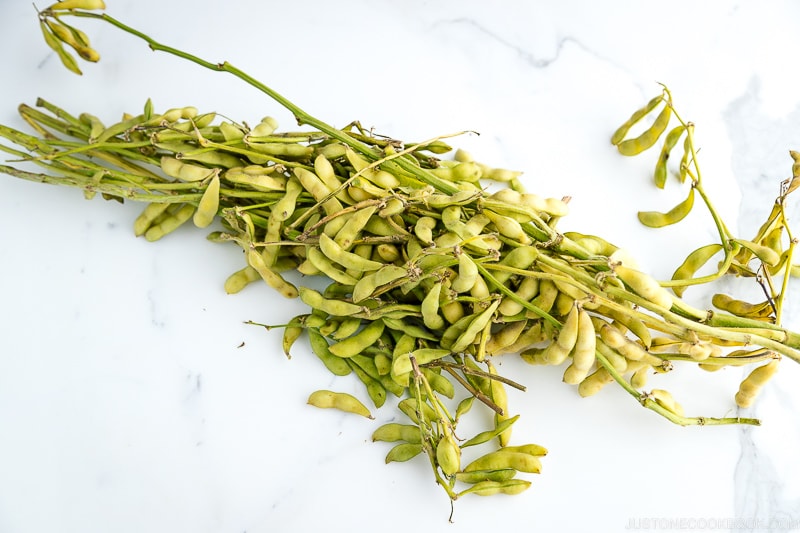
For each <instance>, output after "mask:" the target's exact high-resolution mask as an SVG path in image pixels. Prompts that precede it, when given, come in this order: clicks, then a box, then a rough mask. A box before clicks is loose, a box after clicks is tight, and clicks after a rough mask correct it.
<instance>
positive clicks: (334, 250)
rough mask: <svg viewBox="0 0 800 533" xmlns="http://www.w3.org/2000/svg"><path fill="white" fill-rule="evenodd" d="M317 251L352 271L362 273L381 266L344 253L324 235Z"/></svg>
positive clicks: (349, 253) (346, 252)
mask: <svg viewBox="0 0 800 533" xmlns="http://www.w3.org/2000/svg"><path fill="white" fill-rule="evenodd" d="M319 249H320V250H321V251H322V253H323V254H325V256H326V257H327V258H328V259H330V260H331V261H333V262H334V263H338V264H340V265H342V266H343V267H345V268H346V269H352V270H354V271H358V272H362V273H363V272H369V271H371V270H378V269H379V268H381V267H382V266H383V263H380V262H378V261H372V260H371V259H366V258H364V257H361V256H360V255H358V254H355V253H353V252H348V251H345V250H344V249H343V248H342V247H341V246H340V245H339V244H338V243H337V242H336V241H335V240H334V239H332V238H330V237H328V236H327V235H325V234H324V233H323V234H321V235H320V236H319ZM309 251H310V250H309ZM318 268H319V267H318ZM320 270H322V268H320ZM323 272H324V270H323ZM337 281H338V280H337ZM355 283H356V281H355V280H354V281H353V283H352V284H353V285H355Z"/></svg>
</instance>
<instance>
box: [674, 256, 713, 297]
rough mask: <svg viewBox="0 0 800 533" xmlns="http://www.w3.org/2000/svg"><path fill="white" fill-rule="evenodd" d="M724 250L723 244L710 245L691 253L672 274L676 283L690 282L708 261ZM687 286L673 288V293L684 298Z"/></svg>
mask: <svg viewBox="0 0 800 533" xmlns="http://www.w3.org/2000/svg"><path fill="white" fill-rule="evenodd" d="M721 250H722V245H721V244H708V245H706V246H701V247H700V248H698V249H696V250H694V251H693V252H692V253H690V254H689V255H688V256H687V257H686V259H685V260H684V261H683V263H681V265H680V266H679V267H678V268H677V269H676V270H675V272H674V273H673V274H672V279H673V280H674V281H682V280H690V279H692V277H694V274H695V273H696V272H697V271H698V270H699V269H700V268H702V267H703V266H704V265H705V264H706V263H708V261H709V260H710V259H711V258H712V257H714V256H715V255H716V254H717V253H719V252H720V251H721ZM686 288H687V285H678V286H675V287H672V292H674V293H675V294H676V295H678V296H683V293H684V291H685V290H686Z"/></svg>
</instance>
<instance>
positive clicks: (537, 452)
mask: <svg viewBox="0 0 800 533" xmlns="http://www.w3.org/2000/svg"><path fill="white" fill-rule="evenodd" d="M503 450H504V451H507V452H514V453H527V454H528V455H534V456H536V457H543V456H545V455H547V448H545V447H544V446H541V445H539V444H520V445H518V446H506V447H505V448H503Z"/></svg>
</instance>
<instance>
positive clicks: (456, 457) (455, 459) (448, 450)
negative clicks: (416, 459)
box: [436, 433, 461, 477]
mask: <svg viewBox="0 0 800 533" xmlns="http://www.w3.org/2000/svg"><path fill="white" fill-rule="evenodd" d="M436 463H437V464H438V465H439V468H441V470H442V473H444V475H445V476H448V477H449V476H452V475H454V474H455V473H456V472H458V471H459V470H461V448H460V447H459V446H458V443H457V442H456V439H455V438H454V437H453V435H452V434H450V433H445V435H444V436H442V438H441V439H439V442H438V443H437V445H436Z"/></svg>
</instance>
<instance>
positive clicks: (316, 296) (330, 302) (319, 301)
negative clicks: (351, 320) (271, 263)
mask: <svg viewBox="0 0 800 533" xmlns="http://www.w3.org/2000/svg"><path fill="white" fill-rule="evenodd" d="M297 290H298V292H299V295H300V300H301V301H302V302H303V303H304V304H306V305H308V306H309V307H311V308H312V309H318V310H320V311H322V312H324V313H327V314H329V315H333V316H350V315H355V314H356V313H360V312H362V311H363V310H364V308H363V307H362V306H360V305H355V304H352V303H350V302H345V301H343V300H336V299H326V298H325V297H324V296H322V293H320V292H319V291H316V290H314V289H310V288H308V287H299V288H298V289H297Z"/></svg>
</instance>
